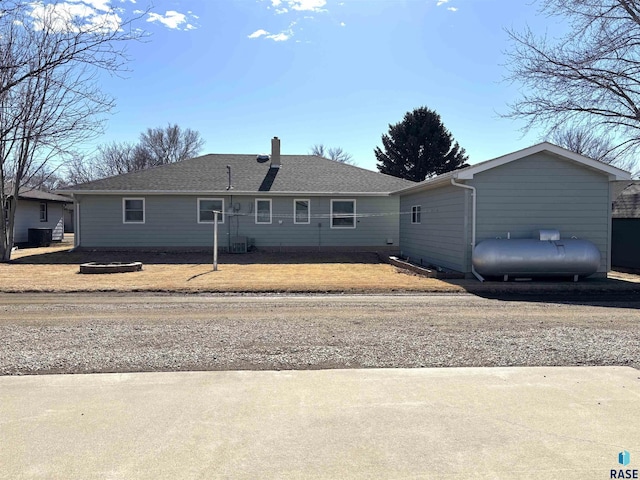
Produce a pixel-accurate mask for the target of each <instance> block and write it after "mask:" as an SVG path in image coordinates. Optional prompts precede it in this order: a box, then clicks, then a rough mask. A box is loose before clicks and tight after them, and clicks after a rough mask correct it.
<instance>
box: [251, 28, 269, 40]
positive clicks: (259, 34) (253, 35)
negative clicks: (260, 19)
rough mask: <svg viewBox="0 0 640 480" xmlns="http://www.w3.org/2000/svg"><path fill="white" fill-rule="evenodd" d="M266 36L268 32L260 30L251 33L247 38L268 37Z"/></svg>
mask: <svg viewBox="0 0 640 480" xmlns="http://www.w3.org/2000/svg"><path fill="white" fill-rule="evenodd" d="M268 34H269V32H267V31H266V30H263V29H262V28H261V29H260V30H256V31H255V32H253V33H252V34H251V35H248V38H259V37H261V36H263V35H268Z"/></svg>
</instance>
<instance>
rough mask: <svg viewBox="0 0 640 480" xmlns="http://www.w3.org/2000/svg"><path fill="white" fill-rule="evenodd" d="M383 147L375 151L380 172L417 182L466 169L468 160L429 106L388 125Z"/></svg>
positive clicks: (383, 137) (383, 138)
mask: <svg viewBox="0 0 640 480" xmlns="http://www.w3.org/2000/svg"><path fill="white" fill-rule="evenodd" d="M382 145H383V146H384V151H383V150H381V149H380V147H376V148H375V150H374V153H375V155H376V158H377V159H378V170H379V171H380V172H381V173H386V174H387V175H393V176H394V177H400V178H405V179H407V180H413V181H414V182H421V181H423V180H425V179H426V178H429V177H431V176H433V175H440V174H442V173H446V172H450V171H451V170H456V169H458V168H462V167H466V166H467V164H466V161H467V160H468V159H469V157H468V156H467V155H466V153H465V150H464V148H462V147H460V145H458V142H456V141H454V139H453V136H452V135H451V133H450V132H449V131H448V130H447V129H446V128H445V127H444V125H443V124H442V120H441V119H440V115H438V114H437V113H436V112H435V111H433V110H430V109H429V108H427V107H420V108H416V109H415V110H413V111H412V112H407V113H406V114H405V116H404V119H403V120H402V121H401V122H399V123H396V124H395V125H389V133H388V134H383V135H382Z"/></svg>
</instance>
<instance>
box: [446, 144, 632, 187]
mask: <svg viewBox="0 0 640 480" xmlns="http://www.w3.org/2000/svg"><path fill="white" fill-rule="evenodd" d="M541 152H548V153H550V154H552V155H555V156H558V157H562V158H564V159H567V160H572V161H574V162H576V163H579V164H581V165H583V166H585V167H587V168H591V169H593V170H597V171H599V172H601V173H604V174H607V175H609V179H610V180H630V179H631V174H630V173H629V172H626V171H624V170H621V169H619V168H616V167H614V166H611V165H608V164H606V163H602V162H599V161H597V160H593V159H592V158H589V157H585V156H584V155H580V154H578V153H575V152H572V151H571V150H567V149H566V148H562V147H559V146H557V145H554V144H553V143H549V142H543V143H539V144H537V145H533V146H531V147H528V148H525V149H523V150H518V151H517V152H513V153H509V154H507V155H503V156H502V157H498V158H494V159H493V160H488V161H486V162H482V163H480V164H478V165H472V166H470V167H467V168H465V169H462V170H460V172H459V173H458V175H457V176H456V178H458V179H459V180H471V179H472V178H473V176H474V175H475V174H477V173H481V172H484V171H486V170H489V169H492V168H496V167H499V166H501V165H505V164H507V163H510V162H513V161H515V160H520V159H522V158H525V157H528V156H529V155H534V154H536V153H541Z"/></svg>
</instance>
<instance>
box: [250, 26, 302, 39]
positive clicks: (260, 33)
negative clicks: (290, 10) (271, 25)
mask: <svg viewBox="0 0 640 480" xmlns="http://www.w3.org/2000/svg"><path fill="white" fill-rule="evenodd" d="M295 24H296V22H291V24H290V25H289V28H287V29H286V30H283V31H282V32H280V33H270V32H268V31H266V30H265V29H264V28H261V29H260V30H256V31H255V32H253V33H252V34H251V35H247V38H260V37H264V38H267V39H269V40H273V41H274V42H286V41H287V40H289V39H290V38H291V37H293V27H294V26H295Z"/></svg>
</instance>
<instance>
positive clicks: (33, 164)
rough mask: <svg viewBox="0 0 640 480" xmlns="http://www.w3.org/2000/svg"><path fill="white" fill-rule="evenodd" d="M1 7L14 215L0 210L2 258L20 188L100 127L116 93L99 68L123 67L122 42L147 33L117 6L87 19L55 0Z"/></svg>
mask: <svg viewBox="0 0 640 480" xmlns="http://www.w3.org/2000/svg"><path fill="white" fill-rule="evenodd" d="M0 8H1V12H0V200H1V202H0V204H3V205H6V204H8V203H9V204H10V208H9V209H8V216H7V215H6V214H5V209H4V208H2V209H0V211H1V213H0V261H7V260H9V258H10V254H11V247H12V246H13V226H14V220H15V211H16V206H17V203H18V191H19V188H20V187H21V186H22V185H24V184H25V183H28V182H30V181H31V180H33V178H34V176H36V175H38V174H39V173H43V172H46V171H47V170H48V168H47V164H48V163H49V162H50V161H51V160H52V159H53V158H56V159H59V158H60V157H61V156H63V155H66V154H69V153H70V152H71V151H72V150H73V147H74V146H75V145H76V144H77V143H79V142H82V141H84V140H86V139H88V138H91V137H93V136H95V135H96V134H98V133H99V132H101V129H102V125H103V121H104V116H105V115H106V114H107V113H109V111H110V110H111V108H112V107H113V104H114V100H113V98H111V97H110V96H108V95H106V94H104V93H103V92H102V91H101V89H100V87H99V83H98V74H99V73H100V72H101V71H106V72H109V73H118V72H121V71H122V70H123V69H124V66H125V65H126V62H127V57H126V55H125V51H124V48H123V46H124V43H125V42H126V41H128V40H133V39H139V38H141V37H142V36H143V35H144V34H143V33H141V32H140V31H138V30H135V29H133V28H132V25H131V22H132V21H133V20H135V19H133V20H125V21H123V20H122V19H121V18H120V16H119V14H118V13H117V12H116V11H111V12H106V13H104V14H102V15H100V16H98V17H95V18H93V19H92V21H90V22H89V21H87V20H86V19H84V18H79V17H77V16H75V15H73V14H72V13H71V12H70V11H69V10H68V3H65V2H58V1H55V0H54V1H52V2H47V3H46V4H45V3H41V2H27V1H23V0H2V4H1V6H0ZM7 186H9V187H7Z"/></svg>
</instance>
